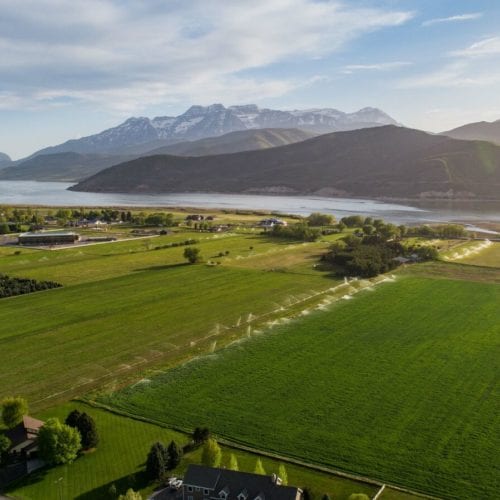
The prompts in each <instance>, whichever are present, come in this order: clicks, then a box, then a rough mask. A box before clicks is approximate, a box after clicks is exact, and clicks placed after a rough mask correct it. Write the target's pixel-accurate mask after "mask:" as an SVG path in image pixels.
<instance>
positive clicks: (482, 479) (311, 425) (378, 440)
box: [100, 264, 500, 499]
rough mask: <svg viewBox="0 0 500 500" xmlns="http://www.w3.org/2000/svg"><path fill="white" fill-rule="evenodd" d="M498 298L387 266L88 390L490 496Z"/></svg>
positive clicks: (390, 477)
mask: <svg viewBox="0 0 500 500" xmlns="http://www.w3.org/2000/svg"><path fill="white" fill-rule="evenodd" d="M443 266H446V265H445V264H443ZM451 266H452V267H453V266H454V265H451ZM465 267H469V266H465ZM499 303H500V288H499V287H498V286H497V285H495V284H492V283H486V282H475V281H465V280H461V279H455V280H448V279H428V278H422V277H411V276H401V277H399V278H398V279H397V280H396V282H394V283H385V284H382V285H379V286H378V287H377V288H376V289H375V290H374V291H372V292H369V291H365V292H361V293H360V294H359V295H357V296H356V297H355V298H354V299H353V300H346V301H342V302H340V303H336V304H335V305H334V306H333V307H332V308H330V309H329V310H327V311H324V312H315V313H313V314H310V315H308V316H305V317H303V318H301V319H298V320H295V321H293V322H291V323H289V324H288V325H284V326H280V327H275V328H274V329H273V330H271V331H270V332H268V333H267V334H263V335H261V336H259V337H257V338H255V339H254V340H252V341H250V342H243V343H240V344H238V345H235V346H232V347H230V348H227V349H224V350H221V351H219V352H216V353H214V354H213V355H210V356H206V357H203V358H201V359H199V360H196V361H193V362H191V363H188V364H186V365H184V366H180V367H177V368H174V369H172V370H170V371H168V372H166V373H163V374H160V375H157V376H155V377H151V378H150V379H149V380H147V381H146V382H145V383H142V384H139V385H135V386H132V387H128V388H125V389H123V390H120V391H117V392H115V393H112V394H109V395H102V396H101V398H100V400H101V401H103V402H105V403H106V404H110V405H114V406H115V407H117V408H120V409H123V410H125V411H128V412H131V413H135V414H137V415H142V416H145V417H149V418H153V419H155V420H160V421H162V422H164V423H165V424H169V425H172V426H178V427H181V428H182V427H185V428H192V427H193V426H195V425H200V424H207V425H209V426H210V428H212V429H213V430H214V431H215V432H217V433H219V434H220V435H222V436H224V437H226V438H228V439H231V440H234V441H238V442H242V443H245V444H249V445H251V446H254V447H259V448H261V449H266V450H269V451H274V452H278V453H281V454H284V455H288V456H291V457H299V458H302V459H305V460H308V461H311V462H316V463H320V464H325V465H329V466H333V467H336V468H339V469H342V470H345V471H351V472H356V473H360V474H363V475H366V476H369V477H374V478H377V479H379V480H381V481H384V482H388V483H392V484H398V485H402V486H406V487H409V488H411V489H415V490H419V491H423V492H427V493H429V494H434V495H436V496H440V497H442V498H450V499H451V498H453V499H455V498H461V499H466V498H467V499H478V498H481V499H493V498H497V496H498V491H499V489H500V483H499V478H500V474H499V468H498V467H499V464H500V451H499V450H500V428H499V420H498V415H499V405H498V401H499V400H500V387H499V381H498V360H499V359H500V308H499V307H498V304H499ZM165 401H168V404H165Z"/></svg>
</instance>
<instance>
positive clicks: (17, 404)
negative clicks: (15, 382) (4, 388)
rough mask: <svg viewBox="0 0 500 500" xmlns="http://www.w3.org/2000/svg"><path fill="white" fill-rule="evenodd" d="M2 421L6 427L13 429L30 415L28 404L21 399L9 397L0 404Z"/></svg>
mask: <svg viewBox="0 0 500 500" xmlns="http://www.w3.org/2000/svg"><path fill="white" fill-rule="evenodd" d="M0 407H1V411H2V421H3V423H4V424H5V426H6V427H8V428H9V429H12V427H15V426H16V425H17V424H18V423H19V422H21V420H22V419H23V417H24V416H25V415H26V414H27V413H28V403H27V401H26V400H25V399H24V398H21V397H7V398H4V399H3V400H2V403H1V404H0Z"/></svg>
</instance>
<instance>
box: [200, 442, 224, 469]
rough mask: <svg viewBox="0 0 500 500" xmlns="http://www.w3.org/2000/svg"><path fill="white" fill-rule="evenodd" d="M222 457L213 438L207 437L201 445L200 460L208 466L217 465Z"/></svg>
mask: <svg viewBox="0 0 500 500" xmlns="http://www.w3.org/2000/svg"><path fill="white" fill-rule="evenodd" d="M221 459H222V450H221V449H220V446H219V444H218V443H217V441H216V440H215V439H212V438H210V439H207V441H206V442H205V444H204V445H203V452H202V454H201V461H202V463H203V464H204V465H206V466H208V467H219V466H220V462H221Z"/></svg>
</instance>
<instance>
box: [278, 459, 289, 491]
mask: <svg viewBox="0 0 500 500" xmlns="http://www.w3.org/2000/svg"><path fill="white" fill-rule="evenodd" d="M278 477H279V478H280V479H281V484H282V485H283V486H286V485H287V484H288V474H287V472H286V468H285V466H284V465H283V464H280V466H279V468H278Z"/></svg>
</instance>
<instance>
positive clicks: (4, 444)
mask: <svg viewBox="0 0 500 500" xmlns="http://www.w3.org/2000/svg"><path fill="white" fill-rule="evenodd" d="M11 444H12V443H11V441H10V439H9V438H8V437H7V436H5V435H4V434H0V464H2V463H4V461H5V458H6V455H7V451H8V450H9V448H10V445H11Z"/></svg>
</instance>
